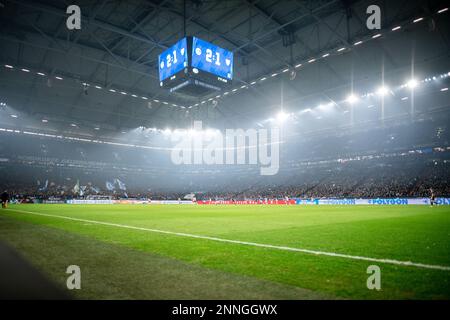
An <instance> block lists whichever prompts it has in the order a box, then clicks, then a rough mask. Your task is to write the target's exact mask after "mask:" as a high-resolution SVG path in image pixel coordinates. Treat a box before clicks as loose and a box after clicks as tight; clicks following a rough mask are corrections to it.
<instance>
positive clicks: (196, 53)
mask: <svg viewBox="0 0 450 320" xmlns="http://www.w3.org/2000/svg"><path fill="white" fill-rule="evenodd" d="M191 66H192V68H197V69H200V70H203V71H205V72H209V73H212V74H214V75H216V76H218V77H221V78H225V79H228V80H232V79H233V53H232V52H231V51H228V50H225V49H222V48H220V47H218V46H215V45H213V44H212V43H209V42H206V41H203V40H201V39H199V38H196V37H193V38H192V63H191Z"/></svg>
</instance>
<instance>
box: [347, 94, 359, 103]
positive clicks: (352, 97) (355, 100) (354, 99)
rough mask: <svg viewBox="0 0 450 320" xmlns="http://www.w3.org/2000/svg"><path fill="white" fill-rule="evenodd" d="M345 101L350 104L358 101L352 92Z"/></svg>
mask: <svg viewBox="0 0 450 320" xmlns="http://www.w3.org/2000/svg"><path fill="white" fill-rule="evenodd" d="M346 101H347V102H348V103H350V104H354V103H355V102H357V101H358V97H357V96H356V95H354V94H353V93H352V94H350V95H349V96H348V97H347V99H346Z"/></svg>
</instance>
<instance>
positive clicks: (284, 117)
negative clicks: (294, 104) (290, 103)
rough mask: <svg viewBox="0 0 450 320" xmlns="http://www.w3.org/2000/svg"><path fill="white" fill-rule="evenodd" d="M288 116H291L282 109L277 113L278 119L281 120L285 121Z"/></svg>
mask: <svg viewBox="0 0 450 320" xmlns="http://www.w3.org/2000/svg"><path fill="white" fill-rule="evenodd" d="M288 117H289V115H288V114H286V113H284V112H283V111H280V112H279V113H278V114H277V120H278V121H279V122H284V121H285V120H286V119H287V118H288Z"/></svg>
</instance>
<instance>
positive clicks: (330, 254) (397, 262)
mask: <svg viewBox="0 0 450 320" xmlns="http://www.w3.org/2000/svg"><path fill="white" fill-rule="evenodd" d="M8 211H15V212H21V213H26V214H32V215H37V216H43V217H52V218H59V219H65V220H71V221H78V222H87V223H92V224H99V225H105V226H110V227H117V228H123V229H132V230H140V231H147V232H154V233H160V234H167V235H173V236H179V237H186V238H194V239H203V240H210V241H216V242H224V243H233V244H240V245H247V246H253V247H260V248H269V249H276V250H282V251H292V252H301V253H306V254H311V255H317V256H328V257H335V258H344V259H352V260H360V261H369V262H378V263H385V264H392V265H399V266H407V267H416V268H422V269H434V270H443V271H450V266H441V265H432V264H424V263H416V262H412V261H401V260H395V259H380V258H370V257H364V256H353V255H349V254H342V253H336V252H327V251H316V250H310V249H301V248H293V247H285V246H277V245H271V244H264V243H257V242H248V241H240V240H231V239H223V238H216V237H210V236H202V235H196V234H190V233H183V232H174V231H166V230H159V229H151V228H144V227H136V226H129V225H125V224H119V223H112V222H105V221H97V220H89V219H81V218H74V217H67V216H60V215H54V214H47V213H41V212H33V211H25V210H17V209H8Z"/></svg>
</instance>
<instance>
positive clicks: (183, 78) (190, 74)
mask: <svg viewBox="0 0 450 320" xmlns="http://www.w3.org/2000/svg"><path fill="white" fill-rule="evenodd" d="M158 68H159V81H160V86H161V87H166V88H168V89H169V90H170V91H172V92H173V91H183V92H185V93H188V94H193V95H201V94H204V93H206V92H207V91H210V90H221V89H222V88H224V87H225V86H228V85H230V84H231V80H232V79H233V52H231V51H228V50H225V49H223V48H220V47H218V46H216V45H214V44H212V43H209V42H207V41H204V40H201V39H199V38H196V37H186V38H183V39H181V40H180V41H178V42H177V43H175V44H174V45H173V46H171V47H170V48H168V49H166V50H165V51H164V52H163V53H161V54H160V55H159V57H158Z"/></svg>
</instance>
